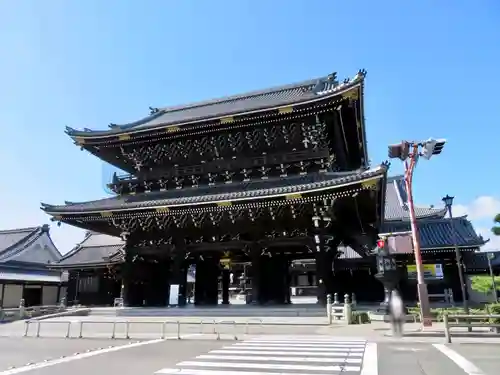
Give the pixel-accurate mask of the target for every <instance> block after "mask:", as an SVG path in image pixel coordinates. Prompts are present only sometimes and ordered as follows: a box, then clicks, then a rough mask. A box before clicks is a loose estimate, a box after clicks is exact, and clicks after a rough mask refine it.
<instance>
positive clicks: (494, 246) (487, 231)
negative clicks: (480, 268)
mask: <svg viewBox="0 0 500 375" xmlns="http://www.w3.org/2000/svg"><path fill="white" fill-rule="evenodd" d="M476 231H477V233H478V234H480V235H481V236H483V238H484V239H485V240H486V239H489V241H488V243H486V245H484V246H483V247H481V251H493V250H500V236H495V235H494V234H493V233H491V228H485V227H479V228H476Z"/></svg>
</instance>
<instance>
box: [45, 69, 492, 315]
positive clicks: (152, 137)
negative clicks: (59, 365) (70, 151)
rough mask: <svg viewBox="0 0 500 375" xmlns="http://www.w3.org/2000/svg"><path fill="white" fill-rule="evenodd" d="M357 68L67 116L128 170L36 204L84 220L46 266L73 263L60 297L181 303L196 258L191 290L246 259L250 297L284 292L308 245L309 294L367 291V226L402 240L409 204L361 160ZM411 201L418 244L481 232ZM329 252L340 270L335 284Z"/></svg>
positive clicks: (97, 149)
mask: <svg viewBox="0 0 500 375" xmlns="http://www.w3.org/2000/svg"><path fill="white" fill-rule="evenodd" d="M365 75H366V72H365V71H364V70H360V71H359V72H358V73H357V74H356V75H355V76H354V77H353V78H351V79H345V80H338V79H337V75H336V73H333V74H330V75H328V76H324V77H319V78H317V79H312V80H311V79H310V80H306V81H303V82H299V83H297V84H292V85H284V86H280V87H274V88H269V89H265V90H259V91H254V92H250V93H246V94H240V95H233V96H229V97H224V98H219V99H215V100H207V101H203V102H199V103H193V104H187V105H182V106H170V107H163V108H161V107H160V108H150V113H149V115H147V116H145V117H144V118H142V119H140V120H138V121H133V122H131V123H128V124H123V125H117V124H110V126H109V129H105V130H90V129H83V130H76V129H73V128H69V127H68V128H66V133H67V134H68V135H69V136H70V137H71V139H72V140H73V141H74V142H75V144H77V145H78V146H79V147H80V148H81V149H82V150H85V151H87V152H89V153H91V154H93V155H95V156H97V157H98V158H99V159H101V160H103V161H105V162H107V163H109V164H111V165H113V166H115V167H117V168H119V169H120V170H122V171H124V172H125V173H128V174H127V175H122V176H118V175H114V176H113V179H112V181H110V183H109V184H108V187H109V189H110V190H111V191H113V192H114V193H115V195H114V196H112V197H107V198H104V199H97V200H93V201H87V202H65V204H42V209H43V210H44V211H45V212H46V213H47V214H49V215H51V216H52V217H53V220H55V221H59V222H64V223H66V224H69V225H73V226H76V227H79V228H84V229H86V230H88V231H90V232H89V233H88V234H87V236H86V237H85V239H84V240H83V241H82V242H81V243H80V244H78V245H77V246H76V247H75V248H74V249H73V250H72V251H71V252H70V253H68V254H66V255H65V256H64V257H63V258H62V260H61V261H60V262H59V263H58V264H57V265H55V266H54V268H59V269H61V268H63V269H70V270H72V272H70V274H71V275H70V284H71V285H72V287H71V288H73V289H71V288H70V289H71V290H70V291H69V292H68V295H69V296H68V298H69V300H73V301H79V302H82V303H83V302H84V301H82V298H85V300H86V302H85V303H95V304H111V303H112V302H113V299H114V297H117V296H121V297H123V298H124V300H126V301H128V302H130V301H133V302H131V304H132V305H137V306H143V305H161V304H163V305H164V304H165V302H166V296H167V295H170V292H171V291H172V290H174V292H173V293H174V294H177V295H178V296H181V299H180V300H179V299H175V298H174V299H171V298H170V299H169V300H168V302H169V303H170V304H177V303H178V302H179V301H181V302H179V303H180V304H182V303H183V302H182V301H183V299H185V296H186V288H185V285H186V275H187V274H188V271H187V269H188V266H189V265H195V266H196V274H197V275H198V276H199V277H198V279H197V280H196V283H197V286H196V289H195V290H196V293H198V295H197V296H196V298H195V299H196V300H197V301H199V303H207V304H213V303H217V294H218V287H217V284H218V277H219V274H221V278H222V285H223V287H222V289H223V290H225V291H226V292H223V293H222V294H223V298H222V299H223V301H225V303H228V294H227V290H228V285H229V284H228V283H229V281H228V280H229V268H230V265H232V264H241V263H244V262H250V263H251V264H252V267H251V269H252V273H253V276H252V277H253V278H252V280H253V284H252V298H253V300H254V302H257V303H268V302H272V303H275V302H277V303H287V301H288V297H289V296H288V297H287V293H288V292H287V288H286V287H285V284H286V283H288V281H287V277H288V276H287V269H288V263H289V261H290V259H291V258H294V259H299V258H300V259H304V258H308V257H312V256H314V258H315V264H316V272H317V273H318V275H319V276H318V277H320V278H321V279H322V280H325V282H324V283H318V284H317V285H318V287H317V293H318V298H319V300H320V301H321V302H322V303H326V295H327V293H331V292H332V291H333V289H332V288H333V287H334V285H337V286H338V285H340V284H345V285H347V286H349V285H350V284H356V285H357V287H359V288H365V289H366V288H367V286H369V287H373V288H375V289H373V290H369V288H368V289H366V290H365V295H366V296H367V297H368V298H378V297H377V296H378V294H377V293H379V292H380V288H381V287H380V285H379V284H380V283H373V276H372V275H371V273H370V272H371V269H373V267H374V265H375V262H374V259H373V256H372V251H373V249H374V247H375V245H376V242H377V239H378V236H379V234H380V233H395V231H397V233H398V235H399V240H400V241H403V240H404V238H405V237H404V236H405V233H406V232H408V228H409V226H408V223H409V214H408V204H407V203H408V202H407V196H406V191H405V188H404V184H403V182H402V178H401V177H400V176H397V177H393V178H388V177H387V172H388V168H389V165H388V163H386V162H384V163H382V164H380V165H378V166H371V165H369V158H368V154H367V144H366V134H365V119H364V80H365ZM415 213H416V216H417V220H418V221H419V223H420V224H421V227H422V230H421V235H420V236H421V242H422V244H423V247H424V248H423V251H424V253H425V254H431V253H433V251H434V250H436V249H439V250H440V251H441V252H445V250H449V249H450V248H451V249H452V248H453V245H458V246H460V247H461V248H463V249H466V248H467V249H477V247H478V246H480V244H481V243H482V242H481V241H482V239H481V238H479V237H477V236H475V234H473V229H472V227H471V226H470V223H468V221H467V220H466V219H465V218H458V219H456V220H455V222H456V226H457V228H458V231H459V235H457V237H456V238H457V241H460V243H457V244H455V243H450V236H449V234H447V233H446V231H447V230H448V229H449V223H447V222H446V219H444V215H445V213H446V210H445V209H444V208H434V207H425V206H418V205H417V206H416V207H415ZM452 242H453V241H452ZM483 242H484V241H483ZM426 246H427V247H426ZM464 251H465V250H464ZM398 256H399V257H403V258H404V257H406V258H408V259H407V260H408V261H410V258H411V254H410V252H409V250H408V251H406V252H402V250H401V249H400V254H399V255H398ZM426 256H427V255H426ZM429 256H431V255H429ZM331 264H335V267H334V269H335V270H336V271H335V272H337V271H338V273H341V272H344V271H345V272H349V273H351V282H350V283H349V282H347V279H345V280H341V281H338V282H337V283H334V282H333V278H332V275H331V273H332V272H331V271H332V269H331V267H330V265H331ZM363 267H365V268H366V269H367V270H368V271H367V270H364V271H363V272H362V273H360V274H359V275H357V276H356V278H355V279H352V276H353V275H352V272H353V269H354V268H356V269H357V270H361V269H362V268H363ZM341 270H342V271H341ZM118 280H121V285H120V282H118ZM158 280H161V281H158ZM361 280H366V282H363V283H362V282H361ZM372 284H373V285H372ZM172 288H173V289H172ZM176 288H177V289H176ZM353 288H354V287H353ZM377 288H378V289H377ZM381 292H382V293H383V290H382V291H381ZM172 301H173V302H172ZM288 302H289V301H288Z"/></svg>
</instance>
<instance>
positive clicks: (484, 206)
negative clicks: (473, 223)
mask: <svg viewBox="0 0 500 375" xmlns="http://www.w3.org/2000/svg"><path fill="white" fill-rule="evenodd" d="M498 213H500V199H497V198H495V197H490V196H481V197H478V198H476V199H474V200H473V201H472V202H471V203H470V204H468V205H462V204H457V205H453V216H463V215H467V218H468V219H469V220H482V219H487V220H493V218H494V217H495V215H496V214H498Z"/></svg>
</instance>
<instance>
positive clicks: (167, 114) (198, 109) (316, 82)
mask: <svg viewBox="0 0 500 375" xmlns="http://www.w3.org/2000/svg"><path fill="white" fill-rule="evenodd" d="M364 76H365V72H364V71H360V72H358V74H357V75H356V76H355V77H354V78H353V79H351V80H349V81H348V82H347V81H346V82H340V83H339V82H338V81H337V80H336V79H335V75H330V76H326V77H320V78H317V79H310V80H307V81H303V82H299V83H296V84H290V85H285V86H279V87H273V88H269V89H265V90H260V91H254V92H249V93H245V94H240V95H234V96H228V97H224V98H219V99H213V100H208V101H203V102H199V103H192V104H187V105H181V106H172V107H164V108H158V109H155V110H154V111H152V113H151V114H150V115H149V116H147V117H146V118H144V119H142V120H139V121H135V122H133V123H129V124H125V125H115V124H112V125H110V128H111V130H107V131H92V130H88V129H87V130H85V131H79V130H75V129H72V128H67V129H66V132H67V133H68V134H69V135H70V136H86V135H87V136H88V135H93V134H95V135H106V134H116V133H120V132H124V131H128V132H130V131H131V130H140V129H145V128H155V127H158V126H164V125H169V124H175V125H180V124H183V123H190V122H196V121H202V120H208V119H217V118H219V117H223V116H230V115H236V114H243V113H248V112H258V111H262V110H267V109H271V108H275V107H280V106H286V105H291V104H300V103H304V102H309V101H314V100H318V99H322V98H326V97H329V96H332V95H337V94H340V93H342V92H344V91H347V90H349V89H350V88H353V87H354V86H356V85H359V84H361V82H362V81H363V78H364Z"/></svg>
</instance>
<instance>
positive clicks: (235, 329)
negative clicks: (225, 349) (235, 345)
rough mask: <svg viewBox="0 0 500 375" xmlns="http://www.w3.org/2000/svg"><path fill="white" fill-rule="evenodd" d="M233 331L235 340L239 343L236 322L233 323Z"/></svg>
mask: <svg viewBox="0 0 500 375" xmlns="http://www.w3.org/2000/svg"><path fill="white" fill-rule="evenodd" d="M233 330H234V340H235V341H237V340H238V336H237V334H236V333H237V332H236V331H237V323H236V321H234V322H233Z"/></svg>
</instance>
